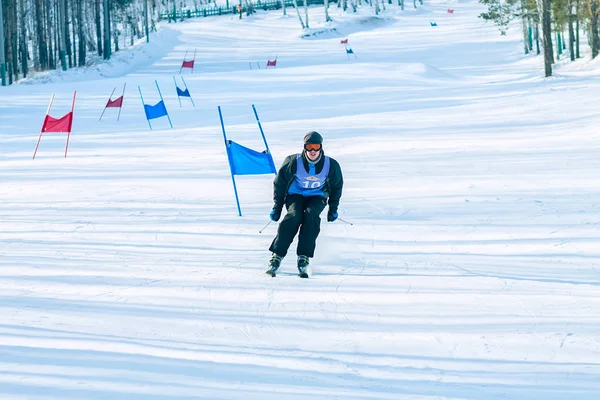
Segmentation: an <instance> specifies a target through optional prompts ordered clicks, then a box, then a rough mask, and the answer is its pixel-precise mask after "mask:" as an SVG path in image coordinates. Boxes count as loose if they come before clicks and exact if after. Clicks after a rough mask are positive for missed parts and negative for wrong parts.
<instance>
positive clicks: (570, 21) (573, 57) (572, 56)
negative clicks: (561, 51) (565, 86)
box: [569, 15, 575, 61]
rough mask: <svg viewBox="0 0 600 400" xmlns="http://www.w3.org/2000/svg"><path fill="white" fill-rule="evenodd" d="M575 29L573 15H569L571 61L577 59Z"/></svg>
mask: <svg viewBox="0 0 600 400" xmlns="http://www.w3.org/2000/svg"><path fill="white" fill-rule="evenodd" d="M574 44H575V30H574V29H573V15H569V54H570V55H571V61H575V46H574Z"/></svg>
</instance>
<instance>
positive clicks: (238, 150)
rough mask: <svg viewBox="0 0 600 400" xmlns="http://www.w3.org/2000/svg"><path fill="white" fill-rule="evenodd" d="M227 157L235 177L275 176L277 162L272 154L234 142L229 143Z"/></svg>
mask: <svg viewBox="0 0 600 400" xmlns="http://www.w3.org/2000/svg"><path fill="white" fill-rule="evenodd" d="M227 157H228V158H229V165H230V166H231V172H232V173H233V174H234V175H262V174H275V173H277V170H276V169H275V162H274V161H273V156H272V155H271V153H268V152H267V151H266V150H265V151H262V152H260V151H256V150H252V149H250V148H248V147H244V146H242V145H241V144H238V143H236V142H234V141H233V140H228V141H227Z"/></svg>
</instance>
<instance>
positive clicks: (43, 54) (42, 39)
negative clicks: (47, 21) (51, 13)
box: [35, 0, 48, 71]
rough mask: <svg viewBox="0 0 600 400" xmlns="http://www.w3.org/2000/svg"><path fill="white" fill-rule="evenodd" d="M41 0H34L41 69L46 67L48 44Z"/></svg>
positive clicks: (39, 66) (43, 69)
mask: <svg viewBox="0 0 600 400" xmlns="http://www.w3.org/2000/svg"><path fill="white" fill-rule="evenodd" d="M42 2H43V0H35V20H36V21H35V31H36V36H37V38H36V39H37V43H38V51H39V55H38V57H39V65H38V68H39V69H40V70H42V71H45V70H47V69H48V44H47V43H46V33H45V29H44V6H43V3H42Z"/></svg>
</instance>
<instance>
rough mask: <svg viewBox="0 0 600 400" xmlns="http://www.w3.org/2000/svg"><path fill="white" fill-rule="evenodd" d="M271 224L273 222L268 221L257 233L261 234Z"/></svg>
mask: <svg viewBox="0 0 600 400" xmlns="http://www.w3.org/2000/svg"><path fill="white" fill-rule="evenodd" d="M271 222H273V221H271V220H269V222H268V223H267V224H266V225H265V226H263V228H262V229H261V230H260V231H258V233H262V232H263V231H264V230H265V229H266V228H267V226H269V225H271Z"/></svg>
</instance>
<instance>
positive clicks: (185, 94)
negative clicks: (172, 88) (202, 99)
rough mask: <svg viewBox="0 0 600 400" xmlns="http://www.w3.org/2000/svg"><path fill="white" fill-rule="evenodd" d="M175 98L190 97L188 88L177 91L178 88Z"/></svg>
mask: <svg viewBox="0 0 600 400" xmlns="http://www.w3.org/2000/svg"><path fill="white" fill-rule="evenodd" d="M177 96H179V97H192V96H190V91H189V89H188V88H186V89H185V90H181V89H179V87H177Z"/></svg>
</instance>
